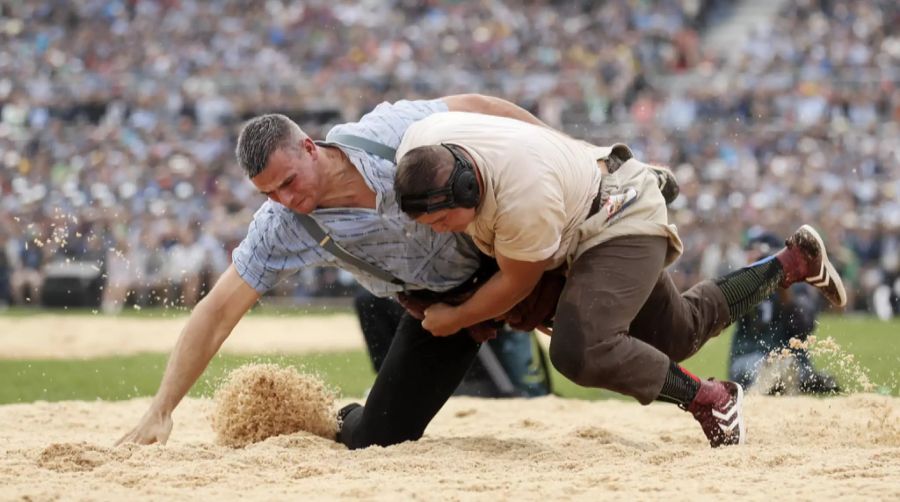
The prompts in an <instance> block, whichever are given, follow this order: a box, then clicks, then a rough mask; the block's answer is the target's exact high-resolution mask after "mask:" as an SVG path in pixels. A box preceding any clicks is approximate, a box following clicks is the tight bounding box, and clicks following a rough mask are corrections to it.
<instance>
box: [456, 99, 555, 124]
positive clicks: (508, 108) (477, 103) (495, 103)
mask: <svg viewBox="0 0 900 502" xmlns="http://www.w3.org/2000/svg"><path fill="white" fill-rule="evenodd" d="M443 101H444V103H446V104H447V108H448V109H449V110H450V111H452V112H469V113H482V114H485V115H495V116H497V117H507V118H511V119H516V120H521V121H522V122H528V123H529V124H534V125H538V126H542V127H548V126H547V124H545V123H543V122H541V120H540V119H539V118H537V117H535V116H534V115H533V114H531V112H529V111H528V110H526V109H524V108H522V107H521V106H519V105H517V104H515V103H512V102H510V101H507V100H505V99H502V98H498V97H494V96H486V95H484V94H457V95H454V96H447V97H445V98H443Z"/></svg>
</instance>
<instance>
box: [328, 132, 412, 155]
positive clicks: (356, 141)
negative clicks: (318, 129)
mask: <svg viewBox="0 0 900 502" xmlns="http://www.w3.org/2000/svg"><path fill="white" fill-rule="evenodd" d="M325 141H326V142H327V143H339V144H341V145H347V146H352V147H353V148H358V149H360V150H362V151H364V152H366V153H370V154H372V155H377V156H379V157H381V158H382V159H386V160H390V161H391V162H396V159H395V157H396V156H397V150H396V149H394V148H391V147H389V146H387V145H385V144H383V143H379V142H377V141H372V140H370V139H367V138H363V137H362V136H357V135H355V134H334V135H328V136H326V137H325Z"/></svg>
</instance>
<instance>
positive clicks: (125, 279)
mask: <svg viewBox="0 0 900 502" xmlns="http://www.w3.org/2000/svg"><path fill="white" fill-rule="evenodd" d="M113 242H114V245H113V247H111V248H109V249H108V250H107V253H106V284H105V286H104V288H103V302H102V304H101V305H102V309H103V313H105V314H117V313H119V312H121V311H122V307H124V306H125V302H126V301H127V300H128V294H129V293H130V292H131V291H132V290H133V289H134V288H135V287H136V286H137V272H138V271H137V268H136V264H135V263H134V258H135V256H136V255H135V253H133V252H132V249H131V245H130V244H129V243H128V239H125V238H121V237H120V238H116V240H115V241H113Z"/></svg>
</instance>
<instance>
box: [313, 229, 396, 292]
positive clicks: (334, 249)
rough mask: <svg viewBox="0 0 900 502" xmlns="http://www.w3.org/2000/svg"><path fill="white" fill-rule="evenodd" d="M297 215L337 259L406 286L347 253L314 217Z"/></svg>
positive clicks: (372, 274) (385, 279)
mask: <svg viewBox="0 0 900 502" xmlns="http://www.w3.org/2000/svg"><path fill="white" fill-rule="evenodd" d="M296 214H297V216H299V217H300V224H301V225H303V228H305V229H306V231H307V232H308V233H309V235H310V236H312V238H313V239H315V240H316V241H317V242H318V243H319V246H322V247H323V248H325V250H326V251H328V252H329V253H331V254H332V255H334V256H335V258H338V259H339V260H341V261H344V262H346V263H349V264H351V265H353V266H354V267H356V268H358V269H360V270H362V271H364V272H366V273H368V274H369V275H371V276H373V277H377V278H378V279H381V280H382V281H385V282H390V283H392V284H397V285H399V286H403V285H404V282H403V281H401V280H400V279H397V278H396V277H394V276H393V275H391V274H389V273H388V272H385V271H384V270H382V269H380V268H378V267H376V266H375V265H372V264H371V263H369V262H367V261H365V260H361V259H359V258H357V257H355V256H353V255H352V254H350V253H349V252H347V251H346V250H345V249H344V248H342V247H341V246H340V245H339V244H338V243H337V242H334V239H332V238H331V236H330V235H328V234H327V233H326V232H325V229H323V228H322V226H321V225H319V223H318V222H317V221H316V220H315V219H313V217H312V216H310V215H308V214H301V213H296Z"/></svg>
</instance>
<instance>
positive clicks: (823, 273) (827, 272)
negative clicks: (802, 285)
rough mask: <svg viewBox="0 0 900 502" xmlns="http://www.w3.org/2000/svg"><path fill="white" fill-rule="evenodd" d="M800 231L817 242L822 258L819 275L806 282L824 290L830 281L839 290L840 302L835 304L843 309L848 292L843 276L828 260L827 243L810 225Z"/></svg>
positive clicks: (807, 279)
mask: <svg viewBox="0 0 900 502" xmlns="http://www.w3.org/2000/svg"><path fill="white" fill-rule="evenodd" d="M800 230H805V231H806V232H808V233H809V234H810V235H812V236H813V238H814V239H815V240H816V244H817V245H818V246H819V251H820V253H821V256H822V267H821V268H820V269H819V274H818V275H816V276H810V277H807V278H805V279H804V281H806V282H807V283H809V284H812V285H813V286H815V287H816V288H819V289H822V288H823V287H824V286H828V281H829V280H830V281H831V283H832V284H834V288H835V290H837V294H838V302H837V303H835V306H837V307H843V306H845V305H847V291H846V290H845V289H844V281H843V280H842V279H841V276H840V275H838V273H837V270H835V268H834V265H832V264H831V260H829V259H828V251H827V250H826V249H825V242H824V241H823V240H822V237H821V236H820V235H819V232H816V229H815V228H813V227H811V226H809V225H803V226H802V227H800ZM826 298H827V296H826ZM832 303H834V302H832Z"/></svg>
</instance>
